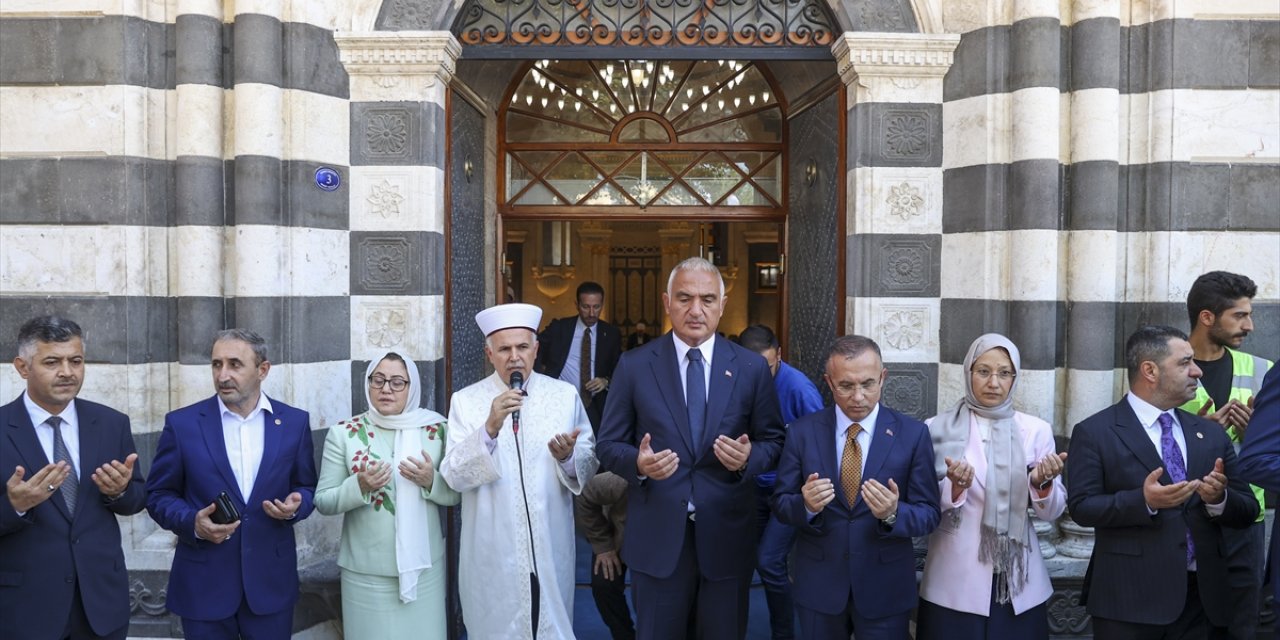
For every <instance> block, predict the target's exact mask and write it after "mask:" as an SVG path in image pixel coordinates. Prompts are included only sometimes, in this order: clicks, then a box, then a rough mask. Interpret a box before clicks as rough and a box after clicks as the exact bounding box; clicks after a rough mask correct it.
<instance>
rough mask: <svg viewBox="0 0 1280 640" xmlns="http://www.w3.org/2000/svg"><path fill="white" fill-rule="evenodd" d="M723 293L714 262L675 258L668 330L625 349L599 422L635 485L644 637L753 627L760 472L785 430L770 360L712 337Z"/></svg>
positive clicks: (636, 580)
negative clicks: (750, 608)
mask: <svg viewBox="0 0 1280 640" xmlns="http://www.w3.org/2000/svg"><path fill="white" fill-rule="evenodd" d="M724 300H725V296H724V280H723V279H722V278H721V277H720V270H719V269H717V268H716V266H715V265H713V264H711V263H710V262H708V261H706V260H704V259H702V258H689V259H687V260H685V261H683V262H681V263H680V264H678V265H676V267H675V268H674V269H673V270H672V271H671V275H670V277H669V278H668V280H667V291H666V293H664V294H663V295H662V303H663V305H664V306H665V308H666V312H667V316H668V317H669V318H670V319H671V326H672V330H671V333H669V334H667V335H665V336H663V337H661V338H658V339H655V340H654V341H653V342H650V343H648V344H646V345H644V346H642V347H639V348H636V349H633V350H630V351H627V352H626V353H625V354H623V356H622V359H621V360H620V361H619V362H618V368H617V369H616V370H615V371H614V378H613V385H612V389H611V390H610V394H609V403H608V405H606V407H605V415H604V422H603V423H602V424H601V426H600V445H599V451H600V459H601V463H602V464H603V466H604V467H605V468H607V469H608V470H610V471H612V472H614V473H616V474H618V476H620V477H622V478H623V479H625V480H626V481H627V482H628V483H629V484H630V485H631V488H630V494H629V501H628V512H629V513H628V519H627V534H626V537H625V538H624V539H623V541H622V560H623V562H625V563H626V564H627V565H628V566H630V567H631V574H632V577H631V580H632V588H633V597H634V599H635V603H636V617H637V620H636V634H637V637H639V638H642V639H645V640H681V639H682V638H686V637H687V635H688V633H689V625H690V621H693V624H694V626H696V630H697V631H696V633H697V636H698V637H699V638H703V639H705V640H718V639H725V640H738V639H740V638H742V637H743V636H744V635H745V633H746V620H747V587H748V584H749V582H750V579H751V572H752V571H753V570H754V569H755V550H756V536H755V532H754V529H755V518H754V513H753V510H752V509H751V508H750V506H749V505H751V503H752V501H753V500H754V493H755V483H754V482H753V480H754V479H755V477H756V476H757V475H759V474H760V473H762V472H764V471H766V470H768V469H771V468H773V466H774V465H775V464H776V463H777V460H778V454H779V452H780V450H781V447H782V439H783V436H784V434H783V431H782V418H781V416H780V415H779V413H778V395H777V393H775V392H774V390H773V379H772V377H771V376H770V375H769V368H768V365H767V364H766V363H765V361H764V358H762V357H760V355H759V354H756V353H752V352H751V351H748V350H746V349H744V348H742V347H741V346H738V345H736V344H733V343H732V342H730V341H728V340H725V339H724V338H720V337H718V336H717V335H716V328H717V327H718V326H719V323H720V316H721V314H722V313H723V312H724Z"/></svg>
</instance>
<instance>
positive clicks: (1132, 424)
mask: <svg viewBox="0 0 1280 640" xmlns="http://www.w3.org/2000/svg"><path fill="white" fill-rule="evenodd" d="M1112 408H1113V409H1114V410H1115V413H1116V425H1115V427H1114V429H1115V432H1116V436H1117V437H1119V438H1120V442H1122V443H1124V446H1125V447H1128V449H1129V451H1132V452H1133V455H1135V456H1137V457H1138V460H1140V461H1141V462H1142V464H1143V466H1144V467H1146V469H1147V471H1150V470H1152V469H1155V468H1157V467H1163V466H1164V459H1163V458H1161V457H1160V453H1159V452H1158V451H1156V448H1155V446H1154V445H1152V444H1151V438H1148V437H1147V431H1146V429H1143V428H1142V425H1141V424H1139V423H1138V416H1137V414H1135V413H1134V412H1133V407H1131V406H1129V401H1128V400H1125V399H1124V398H1121V399H1120V402H1118V403H1116V404H1115V405H1113V407H1112ZM1164 477H1165V478H1168V477H1169V472H1168V470H1165V474H1164Z"/></svg>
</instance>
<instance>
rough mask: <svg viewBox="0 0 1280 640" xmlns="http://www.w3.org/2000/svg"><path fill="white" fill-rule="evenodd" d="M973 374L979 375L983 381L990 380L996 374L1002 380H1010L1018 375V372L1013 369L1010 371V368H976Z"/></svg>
mask: <svg viewBox="0 0 1280 640" xmlns="http://www.w3.org/2000/svg"><path fill="white" fill-rule="evenodd" d="M973 375H975V376H978V379H979V380H983V381H986V380H990V379H991V376H995V377H997V378H999V379H1000V382H1008V381H1010V380H1013V379H1014V378H1016V377H1018V374H1016V373H1014V372H1012V371H1009V370H1008V369H1001V370H1000V371H992V370H990V369H974V370H973Z"/></svg>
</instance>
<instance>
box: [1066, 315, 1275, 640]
mask: <svg viewBox="0 0 1280 640" xmlns="http://www.w3.org/2000/svg"><path fill="white" fill-rule="evenodd" d="M1193 354H1194V352H1193V351H1192V349H1191V345H1190V344H1189V343H1188V342H1187V338H1186V334H1184V333H1182V332H1181V331H1179V330H1177V329H1175V328H1173V327H1159V326H1146V327H1141V328H1139V329H1138V330H1137V331H1135V332H1134V333H1133V335H1131V336H1129V339H1128V340H1127V341H1126V343H1125V355H1124V360H1125V368H1126V369H1127V371H1128V375H1129V393H1127V394H1126V395H1125V396H1124V397H1123V398H1121V399H1120V401H1119V402H1117V403H1116V404H1114V405H1112V406H1110V407H1107V408H1106V409H1103V410H1102V411H1099V412H1098V413H1095V414H1093V415H1092V416H1090V417H1088V418H1086V419H1085V420H1084V421H1083V422H1081V423H1080V424H1078V425H1076V426H1075V429H1074V430H1073V431H1072V432H1071V445H1070V448H1069V450H1068V453H1069V456H1068V457H1067V473H1066V477H1067V507H1068V509H1070V511H1071V517H1072V518H1073V519H1075V521H1076V522H1077V523H1079V524H1081V525H1084V526H1086V527H1093V528H1094V532H1095V536H1096V542H1095V543H1094V546H1093V556H1092V558H1090V560H1089V568H1088V570H1087V571H1086V572H1085V579H1084V588H1083V590H1082V593H1081V598H1080V600H1081V603H1083V604H1085V606H1086V608H1087V611H1088V612H1089V615H1091V616H1093V633H1094V637H1095V638H1097V639H1098V640H1109V639H1114V638H1212V637H1220V636H1221V635H1222V634H1224V633H1225V632H1226V628H1227V626H1228V624H1229V623H1230V622H1231V616H1232V611H1233V606H1232V594H1231V593H1229V590H1228V588H1227V587H1228V584H1229V583H1228V580H1227V558H1226V554H1225V553H1224V549H1223V534H1222V532H1223V529H1224V528H1226V527H1234V528H1240V529H1243V528H1247V527H1248V526H1249V525H1250V524H1251V523H1252V522H1253V520H1254V518H1256V517H1257V516H1258V503H1257V501H1255V500H1254V499H1253V495H1252V494H1251V493H1250V492H1249V486H1248V485H1247V484H1245V482H1244V481H1243V480H1241V479H1240V477H1239V469H1238V468H1237V464H1236V456H1235V450H1234V449H1233V448H1232V446H1231V441H1230V440H1228V439H1227V436H1226V434H1225V433H1223V430H1222V428H1221V427H1219V426H1218V425H1217V424H1215V423H1213V422H1209V421H1207V420H1205V419H1204V418H1200V417H1198V416H1196V415H1195V414H1194V413H1188V412H1186V411H1182V410H1180V409H1178V408H1177V407H1178V406H1180V405H1182V404H1185V403H1186V402H1187V400H1190V399H1191V398H1192V397H1193V396H1194V395H1195V391H1196V386H1197V379H1198V378H1199V377H1200V368H1199V367H1197V366H1196V363H1195V362H1194V361H1193V359H1192V356H1193Z"/></svg>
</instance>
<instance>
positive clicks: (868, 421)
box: [804, 402, 880, 520]
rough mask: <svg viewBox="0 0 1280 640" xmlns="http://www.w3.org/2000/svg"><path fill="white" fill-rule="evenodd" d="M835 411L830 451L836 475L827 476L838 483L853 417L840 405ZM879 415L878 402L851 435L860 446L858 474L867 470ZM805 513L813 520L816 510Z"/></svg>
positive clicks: (807, 510) (806, 508) (805, 509)
mask: <svg viewBox="0 0 1280 640" xmlns="http://www.w3.org/2000/svg"><path fill="white" fill-rule="evenodd" d="M835 412H836V438H835V446H834V447H833V448H832V451H835V452H836V477H835V478H828V479H829V480H831V482H833V483H835V484H839V483H840V464H841V463H842V462H843V461H844V448H845V446H846V444H847V440H846V439H847V438H848V437H849V427H852V426H853V418H850V417H849V416H847V415H845V413H844V410H842V409H841V408H840V405H836V406H835ZM879 417H880V403H878V402H877V403H876V406H874V407H872V409H871V413H868V414H867V417H865V418H863V419H861V420H859V421H858V425H859V426H861V427H862V431H861V432H860V433H859V434H858V435H856V436H854V437H853V439H854V440H855V441H857V443H858V446H859V447H861V448H862V468H861V469H859V475H861V474H862V472H865V471H866V470H867V452H868V451H870V450H871V436H873V435H875V430H876V419H877V418H879ZM804 511H805V513H807V514H809V519H810V520H813V519H814V518H816V517H818V513H819V512H817V511H809V507H805V508H804Z"/></svg>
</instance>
